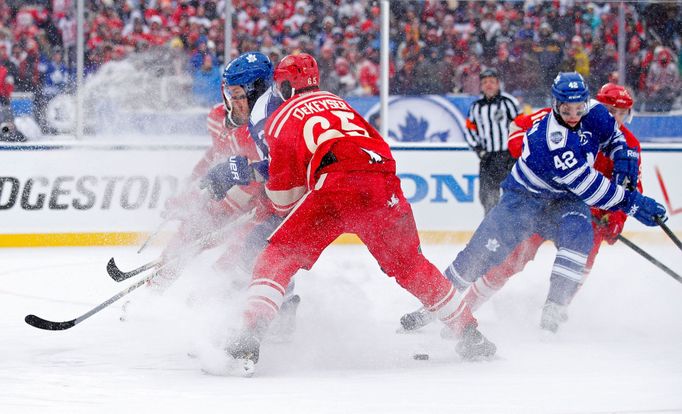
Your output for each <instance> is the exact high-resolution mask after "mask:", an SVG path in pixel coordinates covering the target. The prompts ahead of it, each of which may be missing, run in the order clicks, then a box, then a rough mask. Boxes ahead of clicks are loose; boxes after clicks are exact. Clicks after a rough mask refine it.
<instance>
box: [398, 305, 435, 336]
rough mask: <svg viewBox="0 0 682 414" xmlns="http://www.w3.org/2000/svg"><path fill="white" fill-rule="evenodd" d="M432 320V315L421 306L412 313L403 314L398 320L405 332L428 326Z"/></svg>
mask: <svg viewBox="0 0 682 414" xmlns="http://www.w3.org/2000/svg"><path fill="white" fill-rule="evenodd" d="M433 319H434V317H433V314H432V313H431V312H429V311H427V310H426V308H425V307H423V306H422V307H421V308H419V309H417V310H416V311H414V312H410V313H406V314H404V315H403V317H402V318H400V325H401V326H402V327H403V329H404V330H406V331H416V330H417V329H420V328H423V327H424V326H426V325H428V324H430V323H431V321H433Z"/></svg>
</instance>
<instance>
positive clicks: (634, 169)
mask: <svg viewBox="0 0 682 414" xmlns="http://www.w3.org/2000/svg"><path fill="white" fill-rule="evenodd" d="M638 178H639V152H637V149H635V148H630V147H626V148H622V149H619V150H618V151H616V153H615V154H613V180H614V181H615V183H616V184H618V185H622V186H624V187H625V188H627V189H628V190H633V191H634V190H635V189H636V188H637V179H638Z"/></svg>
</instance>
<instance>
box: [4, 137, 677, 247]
mask: <svg viewBox="0 0 682 414" xmlns="http://www.w3.org/2000/svg"><path fill="white" fill-rule="evenodd" d="M205 150H206V147H205V146H201V145H172V146H143V145H139V146H138V145H125V146H111V145H105V144H102V145H93V144H81V145H76V144H66V145H59V144H51V145H40V146H35V145H33V146H31V145H11V146H9V145H8V146H2V147H0V165H1V166H2V170H1V171H0V217H2V227H1V228H0V246H4V247H19V246H76V245H80V246H87V245H119V244H132V243H137V242H139V240H140V239H142V238H144V237H145V236H146V234H148V233H149V232H151V231H154V230H155V229H156V227H157V226H158V225H159V223H160V222H161V218H160V212H161V211H162V210H163V206H164V202H165V200H166V199H167V198H168V197H170V196H172V195H173V194H176V193H177V192H178V191H180V189H181V188H183V186H184V185H185V184H186V180H187V177H188V176H189V174H190V172H191V170H192V167H193V166H194V165H195V163H196V162H197V161H198V160H199V159H200V158H201V156H202V155H203V153H204V151H205ZM393 150H394V155H395V157H396V159H397V165H398V173H399V175H400V177H401V179H402V183H403V190H404V192H405V195H406V197H407V198H408V199H409V200H410V202H411V203H412V206H413V210H414V213H415V217H416V220H417V225H418V227H419V230H420V234H421V236H422V239H423V240H424V241H426V242H463V241H466V240H468V238H469V237H470V236H471V233H472V232H473V230H475V228H476V226H477V225H478V223H479V222H480V221H481V219H482V217H483V209H482V207H481V205H480V203H479V202H478V196H477V194H478V185H479V183H478V159H477V158H476V157H475V155H474V154H473V153H472V152H471V151H468V150H467V149H466V148H464V147H462V146H452V145H450V146H436V145H428V146H425V145H421V146H408V145H401V146H399V147H398V146H396V147H393ZM642 167H643V172H642V176H643V185H644V191H645V194H647V195H649V196H651V197H654V198H656V199H657V200H659V201H661V202H664V203H665V204H666V205H667V208H668V210H669V213H670V221H669V222H668V225H669V226H670V227H671V228H672V229H673V230H675V231H676V232H678V233H680V232H682V217H681V216H682V186H681V185H680V181H681V180H682V145H673V144H670V145H662V144H659V145H656V144H649V145H646V146H644V154H643V161H642ZM625 231H626V233H627V234H628V235H630V236H632V237H637V238H640V239H647V240H652V241H653V240H656V241H660V240H664V235H663V232H662V231H661V230H660V229H658V228H647V227H644V226H642V225H640V224H639V223H637V222H635V220H628V223H627V224H626V227H625ZM356 241H357V239H356V238H354V237H342V238H341V239H339V242H356Z"/></svg>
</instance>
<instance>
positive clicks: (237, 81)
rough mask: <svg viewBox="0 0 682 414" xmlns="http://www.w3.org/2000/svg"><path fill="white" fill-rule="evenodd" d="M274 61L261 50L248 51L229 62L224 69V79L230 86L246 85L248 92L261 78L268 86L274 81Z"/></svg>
mask: <svg viewBox="0 0 682 414" xmlns="http://www.w3.org/2000/svg"><path fill="white" fill-rule="evenodd" d="M273 69H274V68H273V66H272V62H270V59H268V57H267V56H265V55H264V54H262V53H261V52H246V53H243V54H241V55H239V56H238V57H236V58H235V59H234V60H232V62H230V63H228V64H227V66H226V67H225V70H224V71H223V81H224V82H225V84H226V85H228V86H235V85H239V86H244V87H245V89H246V92H247V93H248V92H249V91H248V89H249V87H250V86H252V85H253V84H254V82H256V81H257V80H259V79H262V80H264V81H265V82H266V83H267V85H268V86H270V84H271V83H272V72H273Z"/></svg>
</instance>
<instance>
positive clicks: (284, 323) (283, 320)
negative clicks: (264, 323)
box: [267, 295, 301, 342]
mask: <svg viewBox="0 0 682 414" xmlns="http://www.w3.org/2000/svg"><path fill="white" fill-rule="evenodd" d="M300 303H301V297H300V296H298V295H293V296H291V297H290V298H288V299H287V300H285V301H284V302H283V303H282V306H281V307H280V309H279V314H278V316H277V319H275V321H274V322H273V323H272V326H271V327H270V330H269V331H268V335H267V338H268V339H269V340H271V341H273V342H289V341H291V338H292V336H293V335H294V332H295V331H296V310H297V309H298V305H299V304H300Z"/></svg>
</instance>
